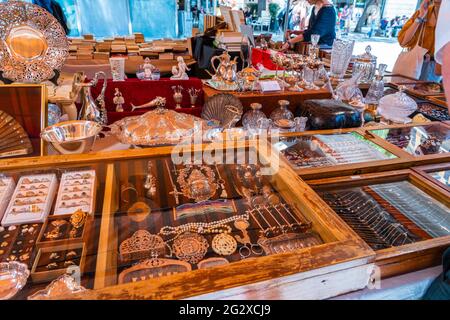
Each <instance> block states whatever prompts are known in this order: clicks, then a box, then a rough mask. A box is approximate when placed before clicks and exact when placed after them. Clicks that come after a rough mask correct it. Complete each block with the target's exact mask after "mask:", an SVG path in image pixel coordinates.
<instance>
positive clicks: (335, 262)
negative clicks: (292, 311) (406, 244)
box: [0, 142, 375, 300]
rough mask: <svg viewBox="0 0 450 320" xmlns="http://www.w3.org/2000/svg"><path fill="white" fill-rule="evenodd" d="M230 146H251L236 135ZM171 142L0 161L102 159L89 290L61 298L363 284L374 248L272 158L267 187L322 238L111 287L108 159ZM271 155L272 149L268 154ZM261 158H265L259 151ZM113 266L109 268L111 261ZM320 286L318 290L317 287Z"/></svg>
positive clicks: (229, 293)
mask: <svg viewBox="0 0 450 320" xmlns="http://www.w3.org/2000/svg"><path fill="white" fill-rule="evenodd" d="M206 147H207V148H209V149H210V150H211V148H222V149H223V145H222V144H218V145H215V144H212V145H201V146H196V147H195V149H196V150H204V149H205V148H206ZM233 148H238V149H242V148H251V149H252V150H255V152H257V153H258V154H260V155H261V153H260V151H259V149H258V148H257V147H256V146H255V147H253V146H251V143H249V142H245V143H239V142H236V143H235V146H234V147H233ZM171 151H172V148H171V147H160V148H153V149H143V150H127V151H113V152H108V153H98V154H91V155H62V156H48V157H42V158H29V159H22V160H11V159H8V160H5V161H0V172H5V171H6V172H7V171H9V170H27V169H29V170H44V169H46V168H55V167H56V168H57V167H58V166H59V165H60V166H63V167H64V168H68V167H71V166H83V165H84V166H86V165H89V164H91V165H92V164H94V163H95V164H98V163H104V165H105V166H106V181H105V188H106V189H105V194H104V203H103V212H102V218H101V219H102V220H101V226H100V236H99V246H98V254H97V266H96V273H95V282H94V290H92V291H89V292H87V293H83V294H80V295H74V296H68V297H60V298H64V299H102V300H104V299H113V300H114V299H151V300H153V299H183V298H190V297H198V296H201V297H203V298H207V299H229V298H241V299H326V298H330V297H334V296H337V295H341V294H344V293H348V292H351V291H356V290H360V289H363V288H365V287H366V286H367V285H368V283H369V280H370V276H371V274H372V272H373V269H374V264H373V262H374V259H375V253H374V252H373V251H372V250H371V249H370V248H369V247H368V246H367V245H366V244H365V243H364V242H363V241H362V240H361V239H360V238H359V237H358V236H357V234H356V233H354V232H353V230H351V229H350V228H349V227H348V226H347V225H346V224H345V223H344V222H343V221H342V220H341V219H340V218H339V217H337V216H336V214H335V213H334V212H333V211H332V210H330V208H328V207H327V206H325V205H324V203H323V202H321V200H320V198H319V196H318V195H317V194H316V193H315V192H313V190H312V189H311V188H310V187H309V186H308V185H307V184H306V183H305V182H303V181H302V180H301V179H300V178H299V177H298V175H297V174H296V173H295V172H294V171H293V170H292V169H291V168H290V166H289V164H288V163H287V162H286V161H284V160H283V159H280V171H279V172H278V174H276V175H275V176H274V178H273V181H272V182H273V186H274V187H275V189H277V190H278V191H279V192H280V193H281V195H282V196H284V197H285V199H286V200H287V201H288V202H289V203H291V204H293V205H294V206H295V207H296V209H297V210H299V211H300V212H301V213H302V214H303V215H305V216H306V217H307V218H308V219H310V220H311V221H312V223H313V225H314V226H315V227H314V228H315V230H316V231H317V232H318V233H319V234H320V235H321V237H322V238H323V240H324V241H325V244H324V245H320V246H316V247H311V248H306V249H302V250H298V251H293V252H290V253H286V254H279V255H274V256H267V257H258V258H252V259H246V260H243V261H240V262H236V263H232V264H229V265H227V266H223V267H217V268H213V269H210V270H195V271H192V272H188V273H185V274H178V275H174V276H168V277H162V278H158V279H153V280H147V281H142V282H138V283H133V284H126V285H120V286H116V285H115V284H116V283H117V276H118V275H117V274H116V271H115V270H114V269H115V268H114V266H115V265H116V264H117V254H118V252H117V251H118V250H117V248H118V245H117V244H118V243H117V234H116V232H117V230H116V228H115V224H114V215H115V212H116V208H117V207H118V203H117V202H118V196H117V195H118V192H119V190H118V189H119V186H118V184H117V182H116V179H117V176H116V172H115V165H114V161H120V160H126V161H129V160H133V159H143V158H144V159H147V158H152V157H161V156H165V155H170V153H171ZM270 157H272V156H270ZM266 160H267V158H266ZM111 267H113V268H111ZM318 288H320V289H318Z"/></svg>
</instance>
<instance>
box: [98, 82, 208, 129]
mask: <svg viewBox="0 0 450 320" xmlns="http://www.w3.org/2000/svg"><path fill="white" fill-rule="evenodd" d="M177 85H181V86H182V87H183V88H184V90H183V91H182V93H183V102H182V104H181V107H182V109H180V110H177V111H179V112H182V113H188V114H193V115H196V116H200V114H201V110H202V106H203V104H204V93H203V89H202V81H201V80H200V79H197V78H191V79H189V80H170V79H161V80H159V81H141V80H139V79H135V78H133V79H127V80H125V81H123V82H114V81H112V80H108V86H107V89H106V94H105V103H106V109H107V110H108V119H109V123H110V124H111V123H113V122H115V121H117V120H120V119H122V118H124V117H129V116H134V115H140V114H143V113H145V112H147V111H150V110H151V108H149V109H138V110H136V111H135V112H131V104H134V105H135V106H139V105H143V104H146V103H148V102H150V101H152V100H153V99H155V98H156V97H158V96H160V97H163V98H166V100H167V103H166V108H168V109H175V106H176V104H175V101H174V99H173V93H174V92H173V90H172V87H173V86H177ZM102 86H103V80H100V81H99V83H98V85H97V86H96V87H95V88H92V96H93V97H94V99H95V98H97V96H98V95H99V94H100V92H101V90H102ZM115 88H119V90H120V92H121V93H122V95H123V97H124V99H125V104H124V106H123V107H124V110H125V112H115V111H116V106H115V105H114V102H113V99H114V93H115ZM190 88H194V89H198V90H200V94H199V97H198V99H197V102H196V104H195V106H196V107H195V108H191V102H190V98H189V92H188V90H189V89H190Z"/></svg>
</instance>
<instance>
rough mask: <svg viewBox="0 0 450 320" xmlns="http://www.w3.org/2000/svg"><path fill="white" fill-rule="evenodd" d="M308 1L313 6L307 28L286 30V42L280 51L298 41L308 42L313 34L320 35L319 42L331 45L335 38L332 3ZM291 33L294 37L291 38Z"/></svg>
mask: <svg viewBox="0 0 450 320" xmlns="http://www.w3.org/2000/svg"><path fill="white" fill-rule="evenodd" d="M308 3H309V4H310V5H313V6H314V7H313V8H312V12H311V16H310V19H309V25H308V29H306V30H304V31H302V30H299V31H296V30H288V31H286V42H285V44H284V45H283V47H282V51H287V50H288V49H289V48H291V47H293V46H294V45H295V44H296V43H298V42H302V41H305V42H310V41H311V35H313V34H318V35H320V41H319V44H321V45H327V46H332V45H333V42H334V39H336V22H337V14H336V9H335V7H334V5H333V4H332V3H331V2H330V1H328V0H308ZM292 35H295V36H296V37H295V38H292V39H291V36H292Z"/></svg>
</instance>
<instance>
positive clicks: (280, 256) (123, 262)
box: [0, 142, 374, 299]
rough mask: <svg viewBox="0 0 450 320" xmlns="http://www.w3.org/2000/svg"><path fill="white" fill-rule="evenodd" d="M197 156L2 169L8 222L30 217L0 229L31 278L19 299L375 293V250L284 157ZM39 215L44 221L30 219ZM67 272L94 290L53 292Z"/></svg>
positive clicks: (143, 153) (6, 251)
mask: <svg viewBox="0 0 450 320" xmlns="http://www.w3.org/2000/svg"><path fill="white" fill-rule="evenodd" d="M196 148H197V150H196V151H197V153H198V152H200V151H202V152H200V155H201V156H200V157H198V154H197V153H193V154H190V153H189V152H188V151H186V150H184V151H183V152H182V153H181V155H182V156H183V157H182V158H181V159H180V157H179V156H180V154H179V153H175V151H176V148H175V149H173V148H171V147H162V148H153V149H145V150H135V151H130V150H128V151H120V152H119V151H118V152H112V153H105V154H103V155H102V154H97V155H92V156H86V155H84V156H52V157H45V158H40V163H39V166H38V167H36V166H35V165H34V163H33V161H31V160H30V161H28V160H22V161H16V162H14V163H6V162H0V171H1V173H2V176H1V177H2V180H1V187H0V192H2V195H0V196H3V194H5V199H6V200H5V202H6V203H9V205H8V207H7V208H6V209H2V208H0V209H2V210H5V211H4V212H5V216H4V221H6V220H5V217H9V216H10V215H13V216H15V215H19V216H20V215H24V219H23V221H22V223H21V224H19V225H14V226H9V225H8V226H5V227H2V229H0V230H1V233H0V236H1V237H2V239H3V241H2V242H5V243H7V245H5V246H4V247H2V251H1V253H2V254H1V258H2V261H4V262H9V261H16V260H17V261H21V262H24V263H27V264H28V267H29V268H30V273H31V274H30V277H29V278H28V283H27V286H26V287H25V288H24V289H22V290H21V291H20V292H19V293H18V295H16V296H15V299H26V298H30V296H31V295H33V294H34V296H33V298H34V297H37V298H39V297H40V298H42V297H47V298H48V293H49V292H50V298H55V292H59V293H61V292H62V293H61V294H62V295H63V296H61V297H58V298H68V299H70V298H81V299H135V298H136V297H140V299H176V298H187V297H195V296H202V297H209V298H218V297H229V296H239V295H242V294H243V295H246V297H247V298H250V299H251V298H254V299H264V298H268V297H271V296H273V295H274V294H275V295H276V294H277V293H276V292H274V291H273V289H271V284H273V283H277V286H278V287H280V286H281V287H283V286H289V287H290V288H295V292H296V293H295V297H296V298H299V297H303V298H314V299H323V298H328V297H333V296H335V295H337V294H341V293H342V292H349V291H353V290H355V289H356V290H357V289H362V288H364V287H365V286H366V285H367V284H368V281H369V277H370V274H371V272H372V268H373V264H372V261H373V257H374V254H373V251H372V250H371V249H370V248H369V247H368V246H367V245H366V244H365V243H364V242H362V240H361V239H360V238H359V237H358V236H357V235H356V234H354V233H353V232H352V231H351V229H349V228H348V227H347V226H346V225H345V224H344V223H343V222H342V221H341V220H340V219H338V217H337V216H336V215H335V214H334V213H333V212H332V211H331V210H330V209H327V208H323V207H322V206H321V205H318V203H319V202H320V199H319V197H318V196H317V195H316V194H315V193H314V192H313V191H312V190H311V189H310V188H309V187H308V186H307V185H306V184H305V183H304V182H303V181H302V180H301V179H300V178H298V176H297V175H296V174H295V172H293V171H292V170H291V169H290V168H289V166H287V165H286V164H285V163H284V162H283V161H278V159H277V158H276V155H275V154H271V153H270V152H267V153H266V152H265V151H261V149H260V148H258V147H256V146H253V145H249V143H248V142H247V143H242V144H239V145H237V146H236V147H233V148H225V149H223V146H222V149H221V148H219V147H218V145H215V146H214V145H202V146H198V147H196ZM261 148H262V149H264V148H263V147H261ZM189 150H190V148H189ZM212 150H215V151H212ZM222 151H223V152H222ZM208 155H210V156H213V158H212V159H214V160H215V161H211V158H208ZM180 160H186V161H187V162H184V161H181V162H180ZM192 160H196V161H195V162H193V163H191V161H192ZM33 165H34V166H33ZM38 179H40V180H39V181H38ZM12 183H15V186H14V185H12ZM8 184H10V185H8ZM50 185H51V186H50ZM32 187H33V188H32ZM94 191H95V192H94ZM31 192H33V195H32V194H31ZM39 192H42V194H36V193H39ZM18 193H20V194H21V195H18ZM22 193H23V194H22ZM28 193H29V194H28ZM47 195H50V196H47ZM39 197H42V202H41V200H40V199H39ZM44 197H45V199H44ZM37 200H39V202H37ZM24 201H25V202H26V203H25V202H24ZM34 206H36V207H39V208H40V206H42V207H44V208H45V211H44V209H42V211H43V212H42V216H43V219H42V220H41V221H40V222H28V221H32V220H27V216H26V215H27V214H29V213H32V212H34V208H35V207H34ZM13 209H16V210H13ZM22 209H23V210H22ZM33 221H34V220H33ZM21 250H22V251H21ZM23 252H25V253H26V254H28V253H29V255H27V256H23V257H22V255H24V254H25V253H23ZM12 255H14V258H12ZM67 272H69V273H71V274H73V276H74V277H75V279H76V277H77V276H78V277H80V279H81V283H80V284H81V285H82V286H83V287H84V288H85V289H87V290H81V293H79V294H78V295H75V296H73V295H70V294H69V293H70V292H71V291H70V290H68V289H67V288H66V289H65V290H62V291H58V290H54V291H53V293H52V290H50V289H48V286H49V285H51V286H59V285H61V283H63V284H64V283H70V281H69V280H67V278H66V277H61V276H63V275H64V274H65V273H67ZM350 274H351V275H352V280H351V281H346V282H345V283H342V281H340V280H339V279H342V277H349V276H350ZM324 279H326V285H325V286H324V285H323V281H324ZM205 280H207V281H205ZM319 283H322V286H321V290H314V289H313V288H314V286H317V285H318V284H319ZM118 285H120V286H119V287H117V286H118ZM255 286H258V287H259V288H260V290H257V291H256V292H255V290H254V288H255ZM69 287H70V286H69ZM46 288H47V289H46ZM79 289H80V288H79V287H76V290H75V289H74V292H78V291H79ZM39 290H44V291H40V292H38V293H36V292H37V291H39ZM277 292H278V289H277ZM298 292H300V296H299V293H298ZM302 292H303V293H302ZM51 294H53V296H52V295H51ZM284 295H285V294H283V297H285V298H287V296H284ZM280 298H281V297H280Z"/></svg>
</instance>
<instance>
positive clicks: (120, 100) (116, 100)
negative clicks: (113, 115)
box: [113, 88, 125, 112]
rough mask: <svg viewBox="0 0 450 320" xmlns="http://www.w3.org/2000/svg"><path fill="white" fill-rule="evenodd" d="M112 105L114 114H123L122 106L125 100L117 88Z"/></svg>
mask: <svg viewBox="0 0 450 320" xmlns="http://www.w3.org/2000/svg"><path fill="white" fill-rule="evenodd" d="M113 102H114V104H115V105H116V112H123V111H124V110H123V105H124V103H125V99H124V97H123V95H122V92H120V91H119V88H116V93H114V99H113Z"/></svg>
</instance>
